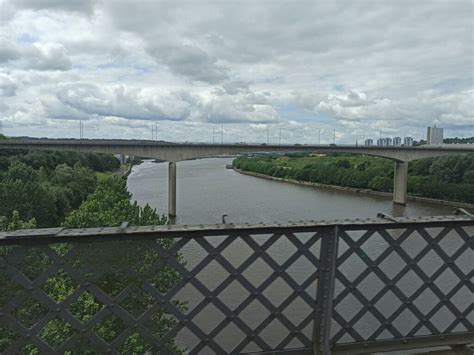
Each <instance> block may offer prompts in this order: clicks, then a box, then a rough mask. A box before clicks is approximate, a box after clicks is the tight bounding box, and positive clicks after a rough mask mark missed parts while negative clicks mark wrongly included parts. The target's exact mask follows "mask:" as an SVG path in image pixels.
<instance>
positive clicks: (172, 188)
mask: <svg viewBox="0 0 474 355" xmlns="http://www.w3.org/2000/svg"><path fill="white" fill-rule="evenodd" d="M168 215H169V217H176V163H175V162H173V161H170V162H169V166H168Z"/></svg>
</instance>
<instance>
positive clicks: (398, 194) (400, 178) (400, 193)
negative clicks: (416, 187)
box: [393, 161, 408, 205]
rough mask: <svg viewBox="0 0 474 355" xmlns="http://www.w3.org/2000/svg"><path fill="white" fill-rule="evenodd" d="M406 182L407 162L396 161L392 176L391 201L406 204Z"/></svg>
mask: <svg viewBox="0 0 474 355" xmlns="http://www.w3.org/2000/svg"><path fill="white" fill-rule="evenodd" d="M407 184H408V162H406V161H396V162H395V171H394V176H393V203H397V204H400V205H406V203H407Z"/></svg>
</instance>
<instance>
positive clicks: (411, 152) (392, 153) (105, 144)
mask: <svg viewBox="0 0 474 355" xmlns="http://www.w3.org/2000/svg"><path fill="white" fill-rule="evenodd" d="M0 149H26V150H55V151H75V152H82V153H106V154H124V155H134V156H139V157H145V158H154V159H160V160H164V161H168V162H169V186H168V190H169V193H168V212H169V215H170V217H174V216H176V162H178V161H183V160H189V159H201V158H209V157H218V156H222V155H229V154H247V153H270V152H271V153H275V152H311V153H350V154H363V155H371V156H377V157H382V158H386V159H390V160H393V161H394V164H395V173H394V187H393V202H394V203H397V204H403V205H404V204H406V201H407V179H408V162H410V161H412V160H416V159H423V158H430V157H440V156H451V155H459V154H472V153H474V146H469V145H441V146H431V145H427V146H421V147H397V146H391V147H377V146H370V147H366V146H353V145H337V146H336V145H300V144H294V145H269V144H203V143H169V142H156V141H142V140H96V139H90V140H89V139H82V140H78V139H21V140H20V139H18V140H13V139H8V140H3V141H0Z"/></svg>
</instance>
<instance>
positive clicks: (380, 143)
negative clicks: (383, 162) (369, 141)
mask: <svg viewBox="0 0 474 355" xmlns="http://www.w3.org/2000/svg"><path fill="white" fill-rule="evenodd" d="M386 145H387V140H386V139H385V138H379V139H377V146H378V147H385V146H386Z"/></svg>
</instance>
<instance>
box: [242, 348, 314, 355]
mask: <svg viewBox="0 0 474 355" xmlns="http://www.w3.org/2000/svg"><path fill="white" fill-rule="evenodd" d="M243 354H249V355H250V354H259V355H313V349H311V348H299V349H288V350H276V351H259V352H252V353H243Z"/></svg>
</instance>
